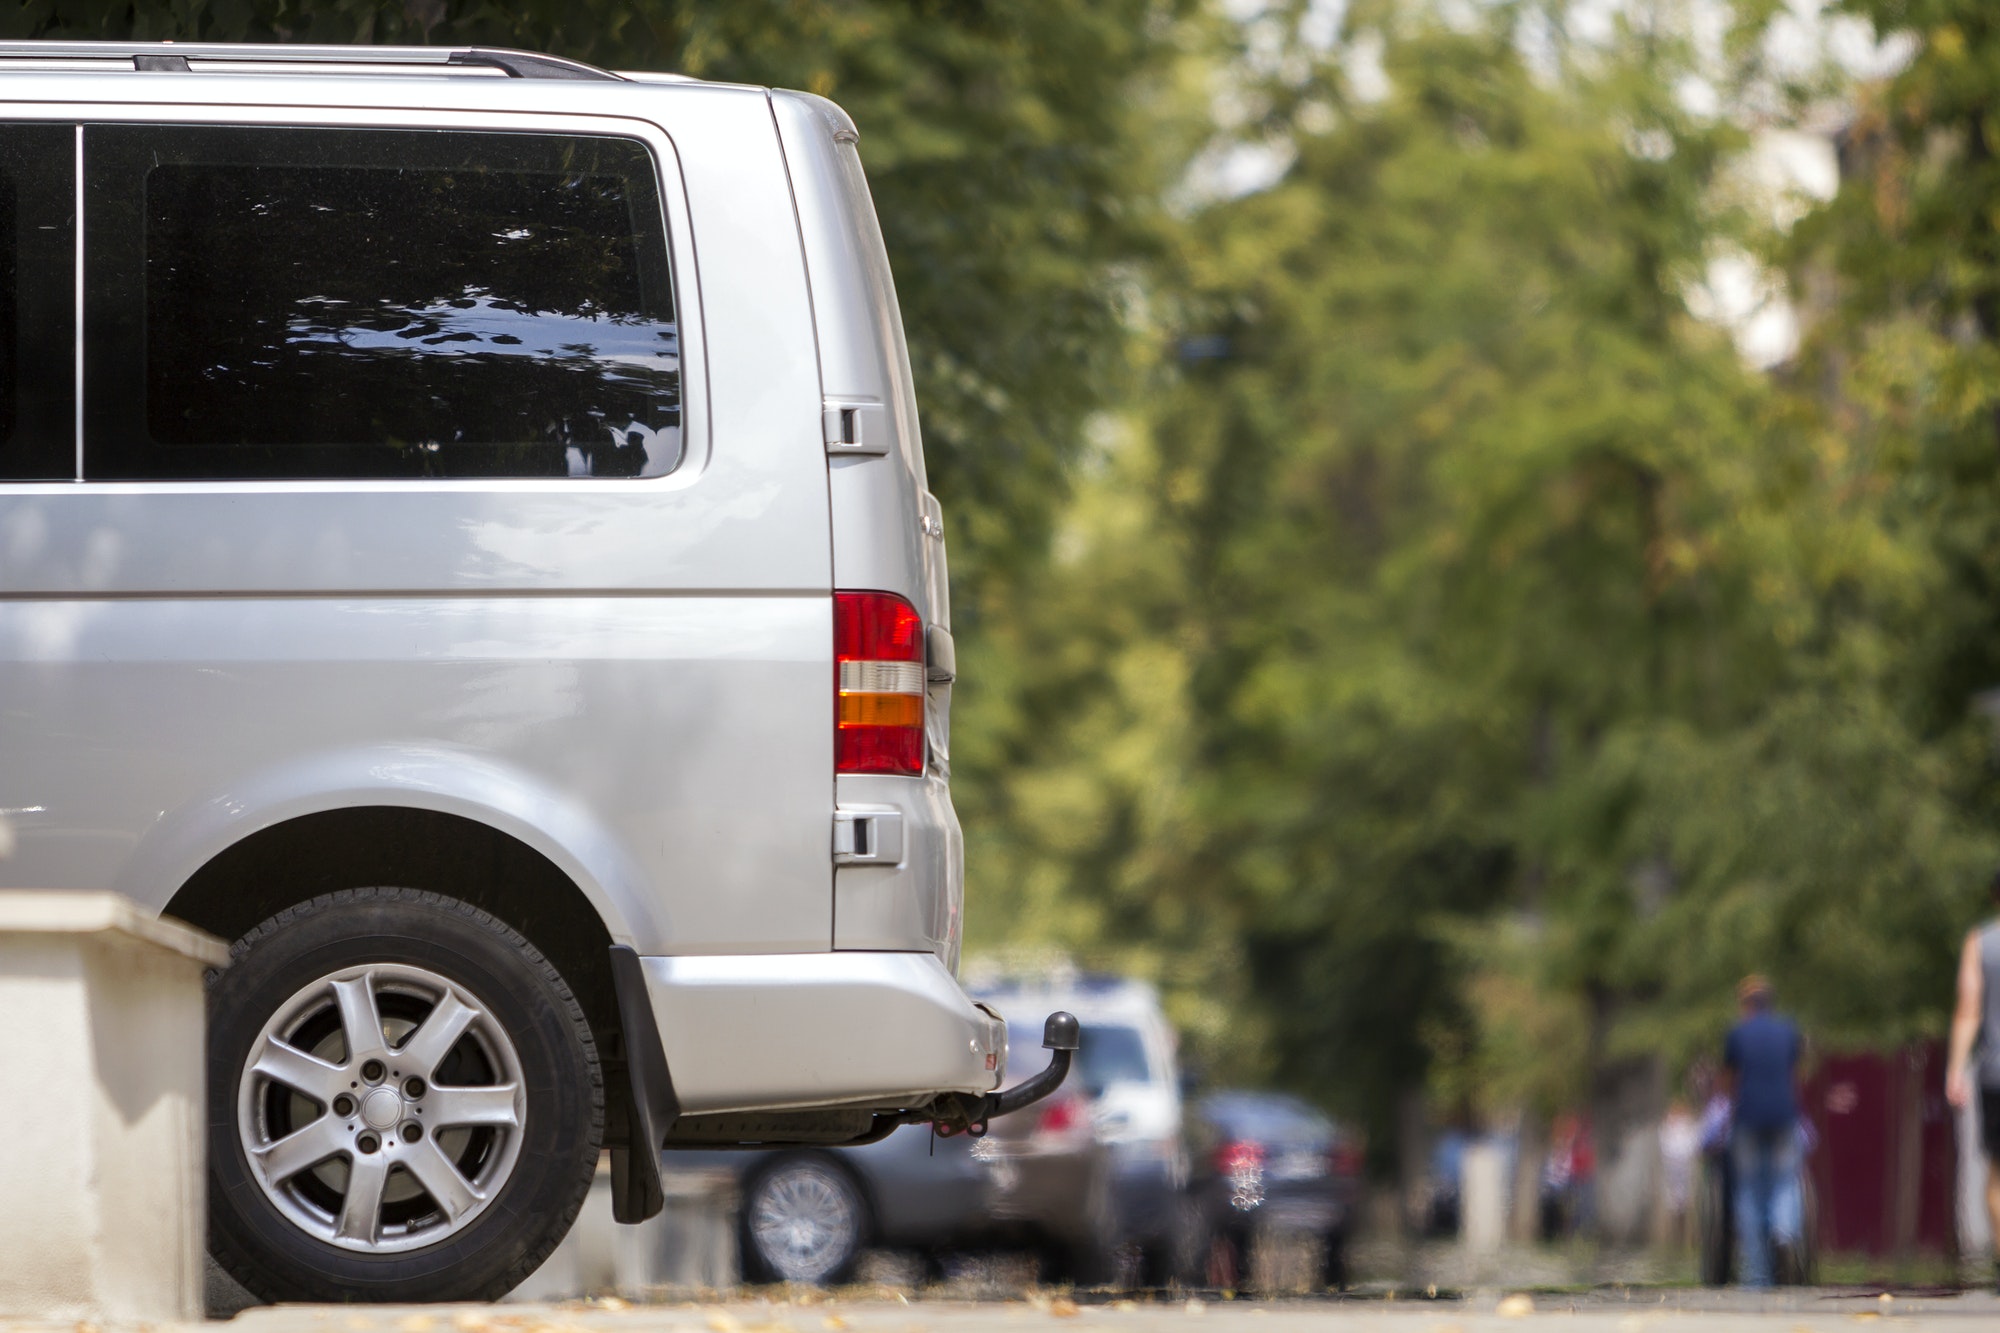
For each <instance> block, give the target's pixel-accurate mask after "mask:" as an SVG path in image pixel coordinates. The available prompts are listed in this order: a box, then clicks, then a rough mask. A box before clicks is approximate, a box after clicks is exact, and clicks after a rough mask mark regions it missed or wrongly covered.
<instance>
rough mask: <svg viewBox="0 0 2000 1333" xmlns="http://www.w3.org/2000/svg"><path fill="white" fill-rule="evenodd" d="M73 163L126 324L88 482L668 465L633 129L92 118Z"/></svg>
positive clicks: (655, 254)
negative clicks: (241, 124) (619, 133)
mask: <svg viewBox="0 0 2000 1333" xmlns="http://www.w3.org/2000/svg"><path fill="white" fill-rule="evenodd" d="M87 161H88V163H89V168H88V171H89V178H90V183H91V191H92V193H91V196H90V199H89V209H90V213H89V215H90V217H91V226H90V229H89V235H90V244H91V245H92V247H93V248H92V257H93V259H95V257H96V254H97V247H98V244H99V237H100V235H102V236H103V237H104V238H105V240H104V248H105V250H106V251H107V253H106V255H105V268H104V270H102V273H103V277H104V279H105V281H104V282H103V283H102V284H94V285H93V289H94V293H95V292H97V291H102V292H104V293H105V294H106V295H107V298H110V293H111V289H112V288H113V287H114V286H122V287H123V289H124V292H125V293H126V294H127V295H128V296H136V298H137V300H136V301H134V302H133V305H132V309H134V310H136V311H138V312H139V316H140V317H139V318H137V319H136V320H135V319H131V318H129V317H127V318H126V319H125V320H124V321H123V323H121V324H117V325H113V326H110V327H107V329H106V332H107V335H108V336H107V338H106V339H105V344H104V345H105V347H106V348H107V349H108V348H109V347H110V346H112V345H113V342H114V339H115V340H116V341H117V342H121V343H123V345H124V346H126V347H128V348H130V349H131V350H132V351H133V352H136V356H134V357H132V358H131V359H130V360H129V361H125V362H123V364H122V365H121V364H110V365H107V367H106V370H107V379H108V382H106V383H103V384H100V383H99V382H97V380H96V379H95V378H94V377H88V378H87V379H86V383H87V384H88V385H89V386H90V411H91V420H90V430H89V434H88V438H87V445H88V449H87V457H88V459H89V465H90V472H91V474H92V475H93V476H136V477H188V476H220V477H469V476H517V477H520V476H622V477H631V476H653V475H658V474H659V473H662V472H666V471H669V470H671V469H672V468H673V466H674V465H675V464H676V463H677V462H678V461H679V457H680V356H679V351H680V349H679V340H678V331H677V328H676V326H675V321H674V309H673V299H672V287H671V283H670V282H669V280H668V274H667V260H666V242H665V235H664V232H663V230H662V225H661V220H660V205H659V197H658V193H657V190H656V188H655V184H654V173H653V163H652V158H651V155H650V154H649V153H648V152H647V150H646V149H645V147H644V146H643V145H642V144H639V143H636V142H633V141H631V140H623V139H604V138H585V137H567V136H554V135H514V134H481V133H442V132H425V131H401V130H398V131H376V130H310V129H243V128H221V129H206V128H188V127H157V126H131V127H124V126H103V127H92V128H91V129H90V130H89V132H88V139H87ZM100 193H101V194H102V195H103V196H104V206H103V207H102V209H100V208H99V205H98V197H99V194H100ZM100 227H101V228H103V230H102V232H100ZM107 314H108V315H110V317H111V318H113V319H116V318H117V316H116V315H115V314H113V313H112V312H107ZM96 342H97V340H96V339H93V353H95V351H96V350H97V347H96ZM96 365H97V362H96V360H93V363H92V368H93V370H94V369H95V368H96ZM100 389H103V390H105V392H104V393H100V392H99V390H100ZM121 389H122V390H124V391H122V392H121Z"/></svg>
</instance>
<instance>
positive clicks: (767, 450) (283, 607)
mask: <svg viewBox="0 0 2000 1333" xmlns="http://www.w3.org/2000/svg"><path fill="white" fill-rule="evenodd" d="M46 77H47V76H44V79H46ZM226 77H227V78H228V81H229V84H230V86H231V90H232V91H234V90H236V89H237V88H240V87H241V86H242V85H241V83H240V82H239V80H240V78H241V76H226ZM36 81H37V82H40V81H43V80H36ZM6 82H8V83H12V82H13V81H12V80H11V79H8V80H6ZM91 82H92V83H93V85H94V86H97V87H98V88H99V90H100V91H109V87H108V86H109V85H111V84H119V85H120V86H121V87H127V86H130V84H131V83H132V82H133V80H132V79H130V78H129V77H128V78H126V79H123V80H119V79H99V80H93V81H91ZM142 82H143V83H145V84H146V85H149V86H158V85H162V84H166V83H171V82H173V81H172V80H153V79H148V80H143V81H142ZM201 82H213V81H211V80H201ZM340 82H341V83H342V84H347V83H348V82H349V81H348V80H341V81H340ZM352 82H353V83H355V84H363V83H366V82H368V81H366V80H355V81H352ZM387 82H390V83H392V84H396V85H398V86H402V85H401V81H400V80H390V81H387ZM441 82H449V81H441ZM452 86H454V87H457V85H455V84H454V85H452ZM633 91H634V90H632V89H627V90H626V96H625V97H624V98H623V99H622V102H621V106H620V109H621V110H623V111H625V112H627V113H628V114H627V115H625V116H622V117H618V118H615V119H613V118H607V117H603V116H592V117H565V116H552V115H547V114H542V115H532V114H520V113H519V112H518V110H517V111H516V112H515V113H514V114H512V115H511V116H508V117H505V118H500V125H501V127H503V128H506V129H508V130H514V131H529V132H534V131H550V132H584V133H591V134H599V135H603V134H613V135H620V136H625V137H632V138H638V139H640V140H642V141H643V142H645V143H646V144H647V145H648V146H649V147H650V148H651V149H652V151H653V153H654V156H655V159H656V161H657V162H658V163H659V165H660V167H661V172H660V175H661V184H662V202H663V206H664V208H665V210H666V213H667V233H668V237H669V245H670V247H671V258H672V261H673V268H674V272H675V287H676V295H677V298H678V300H677V308H678V311H679V316H680V320H681V324H682V339H681V347H682V369H683V375H684V389H683V402H684V405H685V408H686V417H685V418H684V420H685V423H686V439H687V448H686V450H685V453H684V457H683V461H682V463H681V465H680V467H679V468H677V469H676V470H675V471H674V472H673V473H671V474H670V475H668V476H664V477H660V478H655V479H592V478H580V479H570V478H556V479H548V480H542V479H502V480H424V481H244V482H234V481H198V482H86V483H85V484H83V485H75V484H66V483H53V484H52V483H14V484H6V485H0V553H4V557H0V561H3V563H0V568H4V574H0V698H5V699H6V700H7V701H8V702H7V714H8V718H9V720H8V723H7V725H6V727H5V731H4V733H0V734H4V751H5V758H6V762H5V764H4V765H0V808H13V809H16V810H20V811H23V812H24V813H21V814H17V815H14V816H12V817H11V818H12V822H13V823H14V825H15V827H16V830H17V832H18V835H19V843H20V850H19V854H18V855H17V856H16V857H15V858H13V859H12V860H10V861H8V862H5V863H0V884H10V885H11V884H22V885H26V884H31V883H32V884H39V885H45V886H46V885H57V886H61V885H75V886H76V887H103V886H105V885H107V884H116V885H119V886H121V887H123V888H125V889H126V891H128V892H130V893H131V894H132V895H133V896H135V897H137V898H139V899H140V900H141V901H145V902H148V903H151V904H153V905H155V906H159V905H163V904H164V903H166V902H167V901H168V900H169V899H170V898H171V897H172V895H173V893H174V891H175V890H176V889H177V888H178V887H179V885H180V883H182V882H184V880H185V878H186V877H187V876H188V875H190V874H192V873H193V872H194V870H195V869H198V868H199V865H200V864H201V861H202V860H203V859H205V857H204V853H206V854H208V855H212V854H213V853H214V852H216V851H219V850H221V848H222V847H224V846H226V845H228V840H229V837H230V836H240V835H241V834H243V833H247V832H250V831H254V829H256V828H259V827H267V826H268V825H269V824H271V823H275V822H277V821H278V820H280V819H283V818H286V817H289V816H290V815H291V814H293V813H303V812H305V811H306V810H307V809H309V808H315V807H316V808H338V807H339V805H340V804H341V803H342V802H343V801H348V800H357V801H359V800H361V799H362V798H363V797H364V796H365V798H366V800H365V802H364V803H375V804H399V803H405V802H408V803H416V804H425V805H440V806H441V807H442V808H450V809H463V810H465V811H467V812H474V811H480V810H486V811H490V812H491V818H490V819H489V822H493V823H495V824H496V826H504V825H506V824H507V823H509V822H520V823H532V822H534V820H535V819H537V818H539V817H540V815H541V814H544V813H549V814H553V813H554V812H556V811H557V810H558V809H560V808H561V807H563V806H564V805H565V804H567V805H568V806H570V807H576V808H583V809H588V810H589V811H590V812H591V821H586V822H592V821H594V824H595V828H594V829H586V828H584V827H582V826H575V831H574V833H573V834H571V835H557V834H556V833H555V832H554V829H556V828H561V827H563V826H564V825H563V821H562V820H560V819H556V820H553V821H552V825H551V826H545V827H544V828H543V829H542V835H541V837H540V838H538V839H526V841H528V842H529V845H531V846H537V847H538V849H539V850H543V851H544V852H545V853H548V854H550V855H551V859H553V860H555V861H556V862H557V863H558V864H559V865H562V866H564V868H565V869H569V870H571V871H572V873H573V874H574V875H575V877H576V879H577V881H578V883H579V886H580V887H583V888H584V891H585V892H586V893H587V894H589V895H590V896H592V897H593V899H594V900H596V901H598V903H599V905H600V908H601V909H602V910H603V911H604V912H605V916H606V923H607V926H608V927H609V928H610V929H611V930H612V931H613V933H614V936H616V937H619V938H621V939H629V940H630V942H631V943H633V944H634V946H635V947H638V948H640V949H641V950H642V951H646V952H654V953H661V954H669V953H674V952H678V951H721V952H731V951H736V952H745V951H754V952H762V953H770V952H774V951H785V950H813V949H819V950H823V949H825V948H827V947H828V925H827V921H828V915H829V909H828V902H829V898H830V894H831V889H832V868H831V865H830V859H829V855H828V851H827V838H828V832H827V830H828V825H829V820H830V818H831V803H832V802H831V796H832V793H831V783H830V782H829V780H828V778H829V775H830V774H831V771H832V737H831V734H830V732H831V728H830V720H829V716H828V714H829V711H830V700H829V699H828V697H827V696H828V693H829V688H828V680H829V678H830V675H831V669H832V642H831V641H832V630H831V608H830V601H829V594H830V591H831V587H832V573H831V567H830V559H829V551H830V540H829V530H828V522H829V519H828V509H827V482H826V470H825V462H824V451H823V446H822V444H821V442H820V440H819V438H818V432H817V425H818V421H819V388H818V373H817V362H816V353H815V347H814V342H813V336H812V325H811V317H810V311H809V299H808V295H807V291H806V285H805V277H804V272H803V265H802V262H801V259H800V254H799V246H798V236H797V227H796V224H795V222H794V221H793V219H792V217H791V200H790V197H789V190H788V187H787V185H786V180H785V174H784V167H783V159H782V155H781V153H780V150H779V146H778V143H777V139H776V135H775V133H774V131H773V129H772V126H771V122H770V117H769V112H768V108H767V104H766V102H765V99H764V97H763V95H762V94H761V93H759V92H752V91H746V90H735V89H716V88H712V87H702V86H700V85H696V86H693V87H691V88H681V87H665V88H661V87H648V88H645V89H643V90H639V94H640V95H639V98H638V105H637V106H635V99H634V97H633ZM516 106H517V107H518V103H517V104H516ZM640 108H643V110H644V111H645V112H646V115H647V118H646V119H643V120H642V119H637V118H634V117H633V116H631V115H630V114H629V113H630V112H632V111H634V110H635V109H640ZM32 110H33V111H34V113H35V114H37V115H44V116H52V117H53V116H64V117H67V116H74V117H76V118H77V119H79V120H80V121H81V122H83V123H86V124H89V123H98V122H101V121H111V120H121V119H123V120H130V119H144V120H151V121H164V120H167V119H172V120H173V121H175V122H176V123H179V122H180V121H182V120H183V117H182V116H181V115H180V113H179V110H178V109H176V110H175V112H174V114H173V115H172V116H171V117H168V116H166V115H164V114H163V112H162V110H161V109H160V108H159V107H157V106H148V107H143V108H133V107H119V106H115V105H107V104H94V105H76V106H69V107H60V106H56V107H52V106H47V105H40V106H37V107H34V108H32ZM29 112H30V108H26V107H21V106H18V105H16V106H12V107H7V106H0V118H12V119H25V118H28V117H29ZM683 115H685V116H688V117H695V118H698V120H699V130H698V132H690V133H687V134H685V135H683V136H682V137H683V138H685V139H686V140H687V147H686V149H685V150H684V151H683V150H682V149H681V147H680V145H679V144H678V143H677V142H676V141H675V139H674V138H672V137H671V130H672V127H673V126H674V125H675V124H677V123H678V122H679V120H680V118H681V117H682V116H683ZM287 116H288V121H287V123H289V124H294V125H297V124H307V123H324V124H329V125H342V126H351V125H363V126H366V125H379V124H385V123H387V124H395V125H397V126H406V125H410V124H413V123H414V124H420V125H423V126H428V127H434V128H461V129H463V128H487V129H490V128H494V127H495V121H496V118H495V117H491V116H486V115H480V116H478V117H469V116H467V115H464V114H452V113H448V112H447V113H440V112H437V111H426V112H423V113H417V112H397V113H393V114H389V115H381V114H376V113H366V112H355V111H352V110H348V109H343V108H328V109H326V110H324V111H321V112H309V111H304V110H298V109H294V110H292V111H290V112H288V113H287ZM184 119H185V120H186V121H187V122H188V123H194V122H202V123H211V124H214V123H219V124H236V123H243V124H256V123H259V122H260V121H267V120H268V119H269V117H268V113H264V112H260V111H258V110H257V109H256V108H255V107H237V106H220V107H218V106H206V107H191V108H189V109H188V114H187V115H186V116H185V118H184ZM663 126H664V127H666V128H665V129H664V130H663V128H662V127H663ZM86 172H88V166H86ZM85 226H86V228H88V226H89V216H88V214H87V213H86V217H85ZM704 285H706V286H707V287H709V288H711V289H714V290H720V291H725V292H728V293H729V294H730V299H729V300H727V301H724V302H720V303H716V304H713V305H711V304H710V303H706V302H704V301H703V299H702V296H703V288H704ZM86 392H88V386H86ZM612 593H615V594H621V595H618V596H606V595H604V594H612ZM705 594H706V595H705ZM613 701H616V706H615V707H609V706H607V705H610V704H612V703H613ZM360 754H370V755H375V756H378V757H383V756H388V757H392V758H391V759H390V761H389V762H383V763H376V764H373V765H369V766H367V776H365V777H363V778H359V779H355V778H348V779H345V780H337V779H336V771H337V770H339V768H340V767H341V763H342V760H341V759H340V758H339V757H341V756H347V757H352V756H355V755H360ZM413 754H428V755H430V756H432V759H433V762H432V763H431V764H430V765H429V766H428V768H426V766H425V765H422V764H417V765H412V764H410V763H408V762H404V761H405V760H407V759H408V757H409V756H411V755H413ZM452 755H456V756H458V757H459V758H460V759H462V760H464V763H465V767H464V770H463V772H462V773H461V774H460V775H459V776H458V777H457V778H451V777H449V776H447V775H446V773H445V772H444V770H445V769H447V768H449V767H450V766H451V765H450V764H449V763H446V762H444V758H445V757H446V756H452ZM394 757H400V758H394ZM303 773H315V774H318V775H320V776H321V777H322V778H323V779H324V780H326V781H327V782H328V783H329V784H330V785H329V786H328V787H327V788H326V789H325V790H324V791H323V792H322V793H321V794H320V795H319V797H318V798H316V800H315V798H313V797H311V796H309V795H308V794H307V793H305V792H304V791H302V790H300V789H299V788H300V785H301V783H302V781H303V779H302V778H300V777H299V776H298V775H300V774H303ZM496 774H499V775H506V776H504V777H496V776H495V775H496ZM280 775H292V776H291V779H290V780H289V781H288V780H286V779H285V778H284V777H283V776H280ZM219 810H230V811H232V813H231V814H230V816H229V817H228V818H226V819H219V818H217V817H215V815H214V812H216V811H219ZM199 812H207V818H206V821H204V818H202V817H201V816H200V814H199ZM574 824H575V821H572V825H574ZM566 836H573V837H574V839H575V845H563V838H564V837H566ZM551 844H553V845H551Z"/></svg>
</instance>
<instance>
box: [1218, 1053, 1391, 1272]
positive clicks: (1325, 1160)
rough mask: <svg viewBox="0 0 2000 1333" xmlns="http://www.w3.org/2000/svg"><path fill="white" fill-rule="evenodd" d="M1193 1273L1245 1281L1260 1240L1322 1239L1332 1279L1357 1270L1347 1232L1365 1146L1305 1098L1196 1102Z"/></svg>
mask: <svg viewBox="0 0 2000 1333" xmlns="http://www.w3.org/2000/svg"><path fill="white" fill-rule="evenodd" d="M1187 1123H1188V1137H1189V1150H1190V1157H1191V1160H1190V1165H1189V1176H1188V1216H1187V1225H1188V1226H1189V1227H1190V1236H1189V1238H1188V1253H1187V1256H1186V1258H1187V1261H1188V1262H1187V1267H1188V1268H1189V1269H1190V1270H1191V1271H1189V1272H1188V1273H1187V1274H1186V1276H1187V1277H1188V1278H1189V1279H1190V1280H1191V1281H1194V1282H1197V1283H1200V1284H1203V1285H1207V1286H1215V1287H1237V1286H1241V1285H1242V1284H1243V1282H1244V1280H1245V1279H1246V1277H1247V1276H1248V1272H1249V1263H1250V1254H1251V1248H1252V1244H1253V1242H1255V1241H1256V1240H1257V1239H1259V1238H1260V1237H1269V1236H1278V1235H1287V1236H1306V1237H1311V1238H1314V1239H1316V1240H1317V1241H1318V1242H1319V1243H1320V1246H1321V1249H1320V1254H1321V1264H1322V1274H1321V1276H1322V1279H1323V1281H1324V1282H1325V1283H1326V1284H1327V1285H1329V1286H1339V1285H1341V1284H1342V1283H1343V1282H1344V1281H1345V1280H1346V1275H1347V1238H1348V1232H1349V1228H1350V1225H1351V1223H1352V1220H1353V1215H1354V1210H1355V1207H1356V1204H1357V1202H1358V1200H1359V1197H1360V1182H1361V1169H1362V1144H1361V1141H1360V1139H1359V1137H1358V1136H1356V1135H1354V1134H1351V1133H1349V1132H1346V1131H1344V1130H1343V1129H1341V1127H1340V1126H1338V1125H1337V1124H1335V1123H1334V1122H1333V1121H1332V1120H1329V1119H1328V1118H1327V1117H1326V1116H1324V1115H1322V1114H1321V1113H1320V1112H1318V1111H1317V1110H1315V1109H1313V1108H1312V1107H1311V1106H1308V1105H1307V1104H1306V1103H1305V1102H1302V1101H1300V1100H1299V1099H1298V1098H1296V1097H1289V1096H1285V1095H1283V1094H1281V1093H1271V1092H1242V1091H1228V1092H1215V1093H1211V1094H1209V1095H1208V1096H1206V1097H1203V1098H1201V1099H1200V1100H1199V1101H1197V1102H1196V1103H1194V1105H1193V1106H1192V1107H1191V1108H1190V1109H1189V1113H1188V1116H1187Z"/></svg>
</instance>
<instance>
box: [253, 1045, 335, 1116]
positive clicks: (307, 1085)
mask: <svg viewBox="0 0 2000 1333" xmlns="http://www.w3.org/2000/svg"><path fill="white" fill-rule="evenodd" d="M250 1072H251V1073H253V1074H257V1075H260V1076H262V1077H264V1078H268V1079H270V1080H271V1081H272V1082H273V1083H281V1084H283V1085H284V1086H285V1087H288V1088H292V1089H294V1090H296V1091H298V1092H302V1093H304V1094H305V1095H306V1096H308V1097H310V1098H312V1099H313V1100H314V1101H316V1102H318V1103H320V1105H322V1106H327V1105H329V1104H330V1103H331V1102H332V1101H333V1098H334V1095H335V1094H336V1093H338V1092H339V1091H340V1089H341V1087H342V1086H343V1085H344V1084H345V1083H346V1082H347V1074H346V1072H345V1071H344V1070H342V1069H341V1068H340V1066H338V1065H332V1064H328V1063H327V1062H326V1061H324V1060H321V1059H319V1058H318V1057H316V1056H311V1055H307V1054H306V1053H305V1052H304V1051H302V1050H300V1049H299V1048H298V1047H296V1046H291V1045H287V1044H286V1043H285V1042H282V1041H279V1040H278V1039H277V1038H276V1037H267V1038H266V1039H265V1040H264V1042H263V1043H262V1044H261V1045H260V1046H259V1047H258V1050H257V1059H256V1061H255V1062H254V1063H253V1064H252V1065H251V1066H250Z"/></svg>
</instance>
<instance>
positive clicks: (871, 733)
mask: <svg viewBox="0 0 2000 1333" xmlns="http://www.w3.org/2000/svg"><path fill="white" fill-rule="evenodd" d="M833 657H834V670H835V672H836V673H838V674H837V679H836V682H835V695H834V709H835V712H834V737H833V763H834V771H835V772H837V773H894V774H901V775H904V776H908V777H917V776H920V775H921V774H922V773H923V771H924V622H923V619H922V617H920V616H918V615H917V610H916V608H915V607H913V606H911V605H910V604H909V603H908V602H906V601H904V600H903V599H902V598H900V597H898V596H896V595H895V594H894V593H887V592H837V593H835V594H834V595H833Z"/></svg>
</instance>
